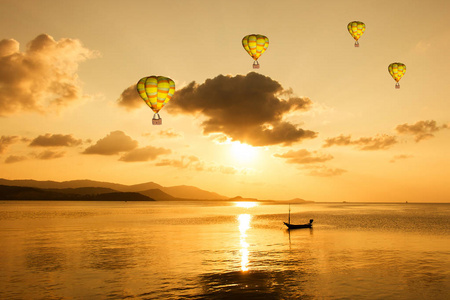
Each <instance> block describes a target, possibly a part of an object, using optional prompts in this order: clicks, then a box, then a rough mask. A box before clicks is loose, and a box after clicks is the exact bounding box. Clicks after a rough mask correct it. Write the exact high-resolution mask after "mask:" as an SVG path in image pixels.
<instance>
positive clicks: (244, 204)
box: [235, 202, 258, 208]
mask: <svg viewBox="0 0 450 300" xmlns="http://www.w3.org/2000/svg"><path fill="white" fill-rule="evenodd" d="M235 205H236V206H237V207H242V208H252V207H255V206H257V205H258V203H257V202H235Z"/></svg>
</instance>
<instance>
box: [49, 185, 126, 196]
mask: <svg viewBox="0 0 450 300" xmlns="http://www.w3.org/2000/svg"><path fill="white" fill-rule="evenodd" d="M46 190H47V191H52V192H57V193H64V194H78V195H95V194H106V193H115V192H117V191H116V190H113V189H109V188H102V187H80V188H67V189H46Z"/></svg>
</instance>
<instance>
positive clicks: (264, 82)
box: [166, 72, 317, 146]
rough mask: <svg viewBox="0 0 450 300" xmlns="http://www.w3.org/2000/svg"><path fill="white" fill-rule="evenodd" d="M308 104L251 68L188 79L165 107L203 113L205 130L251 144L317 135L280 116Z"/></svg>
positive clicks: (288, 142)
mask: <svg viewBox="0 0 450 300" xmlns="http://www.w3.org/2000/svg"><path fill="white" fill-rule="evenodd" d="M281 97H285V98H287V99H286V100H283V99H281ZM310 107H311V100H309V99H308V98H299V97H294V96H293V95H292V93H291V91H289V90H288V91H286V90H283V87H282V86H281V85H280V84H279V83H278V82H277V81H275V80H272V79H271V78H270V77H266V76H263V75H260V74H258V73H254V72H252V73H249V74H247V75H246V76H243V75H237V76H234V77H232V76H224V75H219V76H217V77H215V78H213V79H207V80H206V81H205V82H204V83H202V84H196V83H195V82H191V83H190V84H189V85H187V86H186V87H184V88H182V89H181V90H179V91H177V92H175V94H174V96H173V98H172V100H171V102H170V103H169V104H168V105H167V106H166V110H167V111H168V112H171V113H175V114H176V113H181V114H193V115H196V114H202V115H203V116H205V117H206V118H207V119H206V120H205V121H203V122H202V124H201V126H202V127H203V133H204V134H211V133H223V134H226V135H227V136H229V137H230V138H231V139H232V140H233V141H240V142H242V143H246V144H249V145H252V146H268V145H278V144H281V145H283V146H289V145H291V144H292V143H296V142H300V141H302V140H304V139H307V138H315V137H316V136H317V133H316V132H313V131H310V130H304V129H302V128H299V127H297V126H296V125H295V124H292V123H289V122H287V121H284V120H283V117H284V116H285V115H287V114H288V113H289V112H291V111H295V110H302V111H306V110H308V109H310Z"/></svg>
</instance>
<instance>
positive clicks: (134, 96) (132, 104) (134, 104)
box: [117, 84, 146, 110]
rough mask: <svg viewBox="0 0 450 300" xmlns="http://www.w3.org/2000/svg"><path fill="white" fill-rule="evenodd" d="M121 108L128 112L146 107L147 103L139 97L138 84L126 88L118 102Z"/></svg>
mask: <svg viewBox="0 0 450 300" xmlns="http://www.w3.org/2000/svg"><path fill="white" fill-rule="evenodd" d="M117 104H118V105H119V106H122V107H124V108H125V109H126V110H133V109H136V108H139V107H142V106H146V104H145V102H144V101H143V100H142V98H141V97H140V96H139V94H138V92H137V90H136V84H133V85H131V86H129V87H128V88H126V89H125V90H124V91H123V92H122V94H121V95H120V97H119V99H118V100H117Z"/></svg>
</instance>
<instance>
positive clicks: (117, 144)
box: [83, 130, 138, 155]
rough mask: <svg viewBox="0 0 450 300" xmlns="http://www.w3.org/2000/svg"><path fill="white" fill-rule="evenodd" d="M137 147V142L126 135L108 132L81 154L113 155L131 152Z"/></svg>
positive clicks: (120, 132)
mask: <svg viewBox="0 0 450 300" xmlns="http://www.w3.org/2000/svg"><path fill="white" fill-rule="evenodd" d="M137 146H138V142H137V141H135V140H133V139H132V138H131V137H129V136H128V135H126V134H125V133H124V132H123V131H120V130H117V131H112V132H110V133H109V134H108V135H107V136H105V137H104V138H102V139H100V140H98V141H97V142H96V143H95V144H94V145H92V146H90V147H88V148H86V150H84V152H83V154H100V155H114V154H119V153H120V152H126V151H131V150H133V149H135V148H136V147H137Z"/></svg>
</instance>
